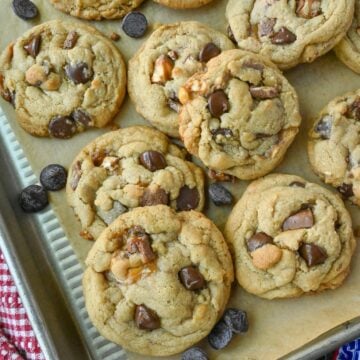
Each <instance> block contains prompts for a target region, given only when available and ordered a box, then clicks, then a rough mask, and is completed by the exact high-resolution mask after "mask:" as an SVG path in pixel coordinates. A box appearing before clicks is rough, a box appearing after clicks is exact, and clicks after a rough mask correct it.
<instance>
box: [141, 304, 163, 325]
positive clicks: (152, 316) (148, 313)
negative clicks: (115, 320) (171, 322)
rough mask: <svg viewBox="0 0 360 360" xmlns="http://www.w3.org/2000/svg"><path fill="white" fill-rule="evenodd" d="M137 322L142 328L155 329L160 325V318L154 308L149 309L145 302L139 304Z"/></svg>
mask: <svg viewBox="0 0 360 360" xmlns="http://www.w3.org/2000/svg"><path fill="white" fill-rule="evenodd" d="M135 324H136V326H137V327H138V328H139V329H141V330H155V329H158V328H159V327H160V318H159V316H158V315H157V313H156V312H155V311H154V310H151V309H149V308H148V307H147V306H145V305H144V304H142V305H137V306H136V310H135Z"/></svg>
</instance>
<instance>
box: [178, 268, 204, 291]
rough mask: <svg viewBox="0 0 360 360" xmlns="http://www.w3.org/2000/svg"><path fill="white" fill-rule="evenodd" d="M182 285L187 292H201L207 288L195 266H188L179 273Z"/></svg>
mask: <svg viewBox="0 0 360 360" xmlns="http://www.w3.org/2000/svg"><path fill="white" fill-rule="evenodd" d="M179 278H180V281H181V283H182V284H183V285H184V286H185V288H186V289H187V290H192V291H194V290H201V289H203V288H204V287H205V286H206V281H205V279H204V277H203V276H202V274H201V272H200V271H199V269H198V268H197V267H195V266H187V267H184V268H182V269H181V270H180V271H179Z"/></svg>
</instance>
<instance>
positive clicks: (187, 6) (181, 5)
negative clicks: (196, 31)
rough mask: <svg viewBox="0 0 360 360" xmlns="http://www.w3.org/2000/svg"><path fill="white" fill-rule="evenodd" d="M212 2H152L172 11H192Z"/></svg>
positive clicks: (158, 0)
mask: <svg viewBox="0 0 360 360" xmlns="http://www.w3.org/2000/svg"><path fill="white" fill-rule="evenodd" d="M211 1H213V0H154V2H156V3H158V4H161V5H165V6H168V7H171V8H173V9H192V8H198V7H200V6H203V5H206V4H208V3H209V2H211Z"/></svg>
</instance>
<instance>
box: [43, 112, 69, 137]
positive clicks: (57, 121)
mask: <svg viewBox="0 0 360 360" xmlns="http://www.w3.org/2000/svg"><path fill="white" fill-rule="evenodd" d="M48 129H49V134H50V135H51V136H53V137H56V138H59V139H69V138H71V137H72V136H73V135H74V134H75V133H76V124H75V121H74V120H73V119H72V118H71V117H69V116H61V115H59V116H56V117H54V118H52V119H51V121H50V123H49V127H48Z"/></svg>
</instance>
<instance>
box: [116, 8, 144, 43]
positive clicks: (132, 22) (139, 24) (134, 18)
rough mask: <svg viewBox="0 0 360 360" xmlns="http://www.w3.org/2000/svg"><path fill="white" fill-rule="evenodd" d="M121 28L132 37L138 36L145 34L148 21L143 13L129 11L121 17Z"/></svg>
mask: <svg viewBox="0 0 360 360" xmlns="http://www.w3.org/2000/svg"><path fill="white" fill-rule="evenodd" d="M121 27H122V29H123V30H124V33H125V34H126V35H128V36H130V37H132V38H140V37H142V36H144V35H145V33H146V30H147V27H148V22H147V20H146V17H145V15H144V14H142V13H141V12H139V11H132V12H129V13H128V14H127V15H126V16H125V17H124V19H123V21H122V25H121Z"/></svg>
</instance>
